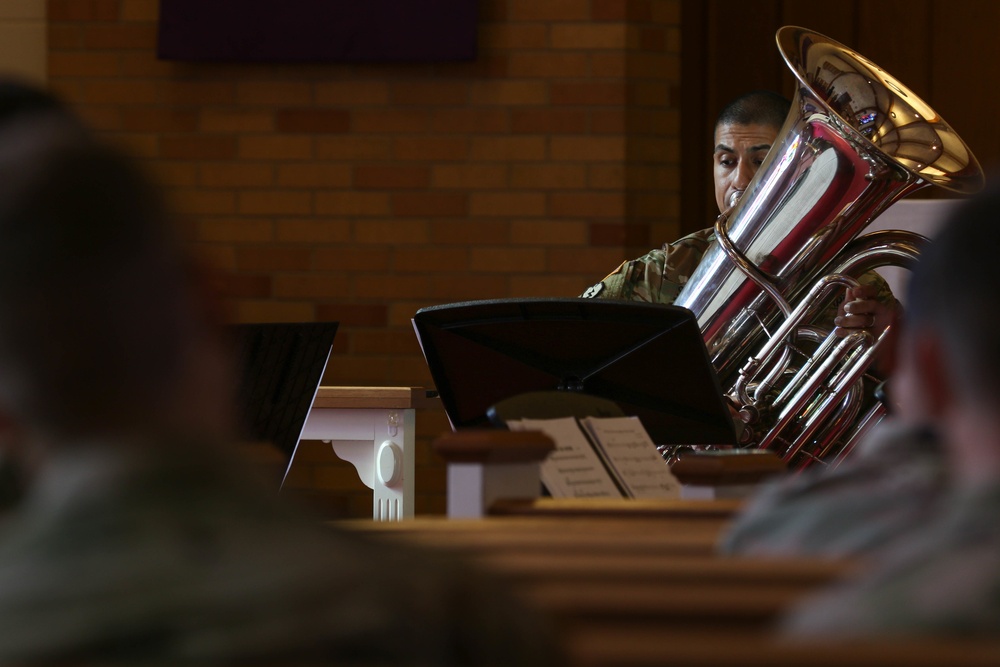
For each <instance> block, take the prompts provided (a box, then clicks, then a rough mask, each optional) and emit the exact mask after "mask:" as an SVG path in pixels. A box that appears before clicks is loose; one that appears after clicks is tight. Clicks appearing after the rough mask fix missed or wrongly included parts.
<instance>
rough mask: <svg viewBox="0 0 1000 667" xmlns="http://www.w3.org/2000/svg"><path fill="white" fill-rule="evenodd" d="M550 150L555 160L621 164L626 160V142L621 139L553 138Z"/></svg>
mask: <svg viewBox="0 0 1000 667" xmlns="http://www.w3.org/2000/svg"><path fill="white" fill-rule="evenodd" d="M549 150H550V151H551V158H552V159H553V160H593V161H599V162H620V161H623V160H624V159H625V140H624V139H623V138H620V137H552V139H551V142H550V145H549ZM630 157H631V156H630Z"/></svg>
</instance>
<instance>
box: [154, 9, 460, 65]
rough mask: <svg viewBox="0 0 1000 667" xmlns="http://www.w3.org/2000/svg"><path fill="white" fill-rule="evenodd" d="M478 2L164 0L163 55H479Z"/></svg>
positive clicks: (420, 58)
mask: <svg viewBox="0 0 1000 667" xmlns="http://www.w3.org/2000/svg"><path fill="white" fill-rule="evenodd" d="M478 4H479V3H478V2H475V1H474V0H160V26H159V28H160V32H159V44H158V48H157V55H158V56H159V57H160V58H162V59H165V60H191V61H229V62H441V61H455V60H473V59H475V57H476V27H477V26H476V23H477V18H478V16H477V7H478Z"/></svg>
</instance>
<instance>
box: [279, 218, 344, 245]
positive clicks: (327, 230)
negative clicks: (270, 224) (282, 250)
mask: <svg viewBox="0 0 1000 667" xmlns="http://www.w3.org/2000/svg"><path fill="white" fill-rule="evenodd" d="M276 236H277V240H278V241H281V242H283V243H346V242H347V241H350V239H351V223H350V222H349V221H347V220H331V219H323V218H319V219H317V218H310V219H305V220H304V219H302V218H292V219H288V220H278V222H277V228H276Z"/></svg>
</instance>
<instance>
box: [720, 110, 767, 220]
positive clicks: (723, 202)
mask: <svg viewBox="0 0 1000 667" xmlns="http://www.w3.org/2000/svg"><path fill="white" fill-rule="evenodd" d="M779 130H780V128H777V127H773V126H771V125H738V124H729V123H723V124H722V125H719V126H718V127H716V128H715V152H714V153H713V155H712V165H713V166H712V173H713V175H714V177H715V203H716V204H718V205H719V212H720V213H721V212H723V211H725V210H726V209H728V208H730V207H731V206H732V205H733V204H734V203H735V199H732V198H733V196H734V195H736V196H737V197H738V196H739V195H742V194H743V191H744V190H746V187H747V185H748V184H749V183H750V179H752V178H753V175H754V174H756V173H757V168H758V167H760V165H761V163H762V162H763V161H764V157H765V156H766V155H767V151H768V150H770V148H771V144H772V143H774V140H775V138H776V137H777V136H778V131H779Z"/></svg>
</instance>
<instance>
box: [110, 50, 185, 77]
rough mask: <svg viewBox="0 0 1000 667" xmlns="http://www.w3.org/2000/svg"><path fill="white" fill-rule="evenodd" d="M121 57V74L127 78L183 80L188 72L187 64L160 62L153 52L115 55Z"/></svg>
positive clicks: (169, 61) (171, 61)
mask: <svg viewBox="0 0 1000 667" xmlns="http://www.w3.org/2000/svg"><path fill="white" fill-rule="evenodd" d="M115 55H117V56H118V57H119V59H120V60H119V67H120V68H121V74H122V76H125V77H134V78H153V79H168V78H175V77H177V78H183V77H184V76H185V75H186V73H187V71H188V70H186V69H185V67H187V66H188V65H187V64H186V63H180V62H176V61H173V60H160V59H159V58H157V57H156V54H155V53H153V52H147V51H122V52H120V53H117V54H115Z"/></svg>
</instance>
